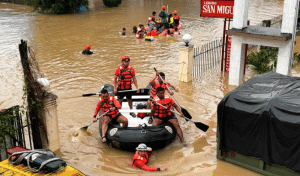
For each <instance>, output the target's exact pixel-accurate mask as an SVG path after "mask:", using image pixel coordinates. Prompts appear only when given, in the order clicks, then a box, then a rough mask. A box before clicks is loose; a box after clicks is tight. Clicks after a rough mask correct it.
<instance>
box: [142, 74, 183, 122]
mask: <svg viewBox="0 0 300 176" xmlns="http://www.w3.org/2000/svg"><path fill="white" fill-rule="evenodd" d="M159 75H160V76H161V78H162V79H163V80H164V81H165V74H164V73H163V72H158V71H156V74H155V76H154V77H153V78H152V79H151V80H150V82H149V84H150V85H151V86H152V87H151V93H150V98H151V99H152V98H154V97H155V95H156V89H157V88H158V87H162V88H164V90H167V91H168V92H169V90H168V88H167V87H166V85H165V84H164V82H163V80H161V79H160V77H159ZM165 82H166V84H167V86H168V87H171V88H173V89H174V90H175V92H178V89H176V87H175V86H173V85H172V84H170V83H169V82H167V81H165ZM169 94H170V95H174V92H172V91H171V92H169ZM150 108H151V102H150V100H149V101H148V102H147V109H150ZM152 115H153V114H150V118H149V122H148V123H150V124H151V123H152V121H153V119H152V117H151V116H152Z"/></svg>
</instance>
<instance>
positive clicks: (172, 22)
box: [168, 13, 174, 28]
mask: <svg viewBox="0 0 300 176" xmlns="http://www.w3.org/2000/svg"><path fill="white" fill-rule="evenodd" d="M168 26H169V28H173V27H174V18H173V15H172V13H171V14H169V24H168Z"/></svg>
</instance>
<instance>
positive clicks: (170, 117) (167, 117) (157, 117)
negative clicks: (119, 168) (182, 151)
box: [151, 87, 187, 146]
mask: <svg viewBox="0 0 300 176" xmlns="http://www.w3.org/2000/svg"><path fill="white" fill-rule="evenodd" d="M156 103H158V104H160V105H163V106H165V107H167V108H168V109H171V108H172V107H174V108H175V109H176V110H177V111H178V112H179V113H180V117H182V118H184V115H183V114H182V112H181V108H180V107H179V106H178V105H177V104H176V103H175V101H174V100H173V98H171V97H170V96H169V95H165V89H164V88H162V87H158V88H157V89H156V96H155V97H154V98H153V99H152V110H151V113H153V114H154V116H153V117H154V121H153V126H159V125H160V124H161V123H162V122H164V121H169V122H170V123H172V125H173V126H174V127H175V129H176V132H177V135H178V137H179V139H180V142H181V143H183V145H184V146H186V145H187V144H185V142H184V138H183V133H182V130H181V128H180V126H179V123H178V121H177V118H176V117H175V115H174V114H173V113H172V112H171V111H170V110H168V109H165V108H163V107H161V106H159V105H157V104H156Z"/></svg>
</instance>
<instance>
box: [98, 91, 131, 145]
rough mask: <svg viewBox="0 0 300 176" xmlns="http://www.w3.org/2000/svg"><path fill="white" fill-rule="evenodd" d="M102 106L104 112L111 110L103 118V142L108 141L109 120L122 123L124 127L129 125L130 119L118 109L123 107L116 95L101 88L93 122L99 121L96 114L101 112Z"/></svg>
mask: <svg viewBox="0 0 300 176" xmlns="http://www.w3.org/2000/svg"><path fill="white" fill-rule="evenodd" d="M100 108H102V113H105V112H107V111H109V112H108V113H107V114H106V115H105V116H103V117H102V118H101V119H100V120H102V142H103V143H105V142H106V138H105V134H106V131H107V128H108V124H109V122H111V121H113V122H115V123H116V122H117V123H122V124H123V126H122V127H127V126H128V120H127V118H126V117H124V116H123V115H122V114H121V113H120V112H119V110H118V109H120V108H121V105H120V103H119V102H118V101H117V100H116V98H115V97H114V96H110V95H109V93H108V92H107V90H106V89H102V90H101V96H100V97H99V101H98V104H97V106H96V109H95V112H94V116H93V122H97V119H96V116H97V114H98V113H99V110H100Z"/></svg>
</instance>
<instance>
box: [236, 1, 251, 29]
mask: <svg viewBox="0 0 300 176" xmlns="http://www.w3.org/2000/svg"><path fill="white" fill-rule="evenodd" d="M248 12H249V0H235V1H234V6H233V23H232V28H236V29H243V28H245V27H247V23H248Z"/></svg>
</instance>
